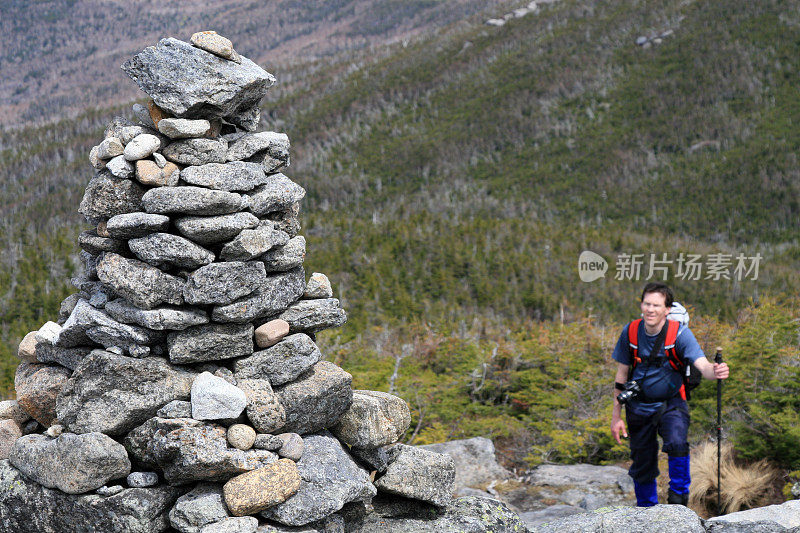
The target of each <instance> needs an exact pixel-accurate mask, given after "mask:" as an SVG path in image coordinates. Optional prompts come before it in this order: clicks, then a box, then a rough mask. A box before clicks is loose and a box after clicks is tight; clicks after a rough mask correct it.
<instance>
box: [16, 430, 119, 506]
mask: <svg viewBox="0 0 800 533" xmlns="http://www.w3.org/2000/svg"><path fill="white" fill-rule="evenodd" d="M9 461H10V462H11V464H12V465H13V466H14V467H15V468H16V469H17V470H19V471H20V472H22V473H23V474H24V475H25V477H27V478H28V479H32V480H33V481H36V482H37V483H39V484H40V485H42V486H45V487H47V488H49V489H59V490H61V491H63V492H66V493H67V494H81V493H83V492H89V491H91V490H94V489H96V488H98V487H101V486H103V485H105V484H106V482H108V481H109V480H112V479H118V478H121V477H125V476H127V475H128V474H129V473H130V471H131V462H130V460H128V454H127V452H126V451H125V448H124V447H123V446H122V445H121V444H119V443H118V442H116V441H115V440H114V439H112V438H111V437H108V436H106V435H103V434H102V433H86V434H83V435H76V434H74V433H62V434H61V435H60V436H59V437H58V438H55V439H51V438H49V437H47V436H45V435H38V434H33V435H25V436H24V437H20V438H19V439H17V440H16V442H15V443H14V446H13V448H12V449H11V454H10V455H9Z"/></svg>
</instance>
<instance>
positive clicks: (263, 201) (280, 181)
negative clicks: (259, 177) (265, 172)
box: [250, 173, 306, 217]
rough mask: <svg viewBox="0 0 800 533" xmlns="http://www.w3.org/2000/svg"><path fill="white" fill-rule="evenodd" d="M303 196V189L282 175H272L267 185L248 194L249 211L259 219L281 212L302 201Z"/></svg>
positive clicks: (304, 192)
mask: <svg viewBox="0 0 800 533" xmlns="http://www.w3.org/2000/svg"><path fill="white" fill-rule="evenodd" d="M305 195H306V190H305V189H304V188H302V187H301V186H300V185H298V184H296V183H295V182H293V181H292V180H290V179H289V178H287V177H286V176H284V175H283V174H281V173H278V174H272V175H271V176H270V179H269V181H267V183H265V184H264V185H261V186H259V187H257V188H256V189H254V190H253V192H251V193H250V211H251V212H252V213H253V214H254V215H256V216H259V217H261V216H264V215H266V214H267V213H272V212H273V211H282V210H284V209H288V208H290V207H291V206H292V204H294V203H297V202H299V201H300V200H302V199H303V197H304V196H305Z"/></svg>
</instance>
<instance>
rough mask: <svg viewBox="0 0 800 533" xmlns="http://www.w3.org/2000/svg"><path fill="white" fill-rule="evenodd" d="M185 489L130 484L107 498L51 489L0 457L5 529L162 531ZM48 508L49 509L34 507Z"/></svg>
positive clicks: (23, 532) (27, 532)
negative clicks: (66, 525)
mask: <svg viewBox="0 0 800 533" xmlns="http://www.w3.org/2000/svg"><path fill="white" fill-rule="evenodd" d="M179 494H180V491H179V490H178V489H175V488H172V487H168V486H165V485H162V486H159V487H153V488H149V489H135V488H134V489H126V490H123V491H122V492H120V493H119V494H117V495H115V496H112V497H109V498H104V497H103V496H100V495H97V494H85V495H80V496H76V495H72V494H65V493H64V492H62V491H60V490H54V489H48V488H45V487H43V486H41V485H40V484H39V483H36V482H35V481H31V480H29V479H28V478H26V477H25V476H23V475H22V474H21V473H20V472H19V471H18V470H17V469H16V468H14V467H13V466H11V465H10V464H9V462H8V461H0V530H2V531H8V532H12V531H13V532H14V533H63V532H64V527H65V524H68V525H69V531H75V532H78V531H79V532H81V533H108V532H110V531H124V532H125V533H160V532H162V531H166V529H167V528H168V527H169V523H168V522H167V512H168V510H169V508H170V507H171V506H172V504H173V502H174V501H175V499H176V498H177V497H178V495H179ZM34 509H43V510H46V512H32V510H34Z"/></svg>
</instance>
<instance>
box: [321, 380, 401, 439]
mask: <svg viewBox="0 0 800 533" xmlns="http://www.w3.org/2000/svg"><path fill="white" fill-rule="evenodd" d="M410 423H411V412H410V410H409V409H408V404H407V403H406V402H405V400H403V399H402V398H399V397H397V396H394V395H393V394H388V393H386V392H380V391H371V390H355V391H353V403H352V404H351V405H350V408H349V409H348V410H347V411H346V412H345V413H344V414H343V415H342V418H341V419H339V423H338V424H336V425H335V426H333V427H332V428H331V432H332V433H333V434H334V435H336V437H337V438H338V439H339V440H340V441H342V442H343V443H345V444H347V445H348V446H355V447H357V448H377V447H379V446H385V445H386V444H392V443H394V442H397V441H398V440H399V439H400V437H402V436H403V433H405V432H406V430H407V429H408V426H409V424H410Z"/></svg>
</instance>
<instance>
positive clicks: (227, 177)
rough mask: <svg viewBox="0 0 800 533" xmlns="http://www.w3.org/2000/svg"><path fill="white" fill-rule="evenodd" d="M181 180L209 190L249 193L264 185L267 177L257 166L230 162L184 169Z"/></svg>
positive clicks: (242, 162)
mask: <svg viewBox="0 0 800 533" xmlns="http://www.w3.org/2000/svg"><path fill="white" fill-rule="evenodd" d="M181 179H182V180H183V181H185V182H186V183H190V184H192V185H197V186H199V187H207V188H209V189H217V190H221V191H250V190H252V189H254V188H256V187H257V186H259V185H263V184H264V183H266V182H267V181H268V180H269V177H268V176H267V175H266V174H265V173H264V170H262V168H261V165H259V164H256V163H247V162H244V161H232V162H230V163H208V164H207V165H200V166H192V167H186V168H184V169H183V170H182V171H181Z"/></svg>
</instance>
